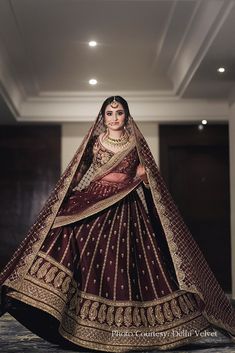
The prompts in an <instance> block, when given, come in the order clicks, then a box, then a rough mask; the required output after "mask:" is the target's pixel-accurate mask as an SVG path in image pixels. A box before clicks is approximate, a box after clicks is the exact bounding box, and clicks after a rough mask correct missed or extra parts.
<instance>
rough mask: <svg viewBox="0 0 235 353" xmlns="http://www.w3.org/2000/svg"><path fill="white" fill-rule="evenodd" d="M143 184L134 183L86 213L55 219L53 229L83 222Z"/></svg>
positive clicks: (93, 206)
mask: <svg viewBox="0 0 235 353" xmlns="http://www.w3.org/2000/svg"><path fill="white" fill-rule="evenodd" d="M141 182H142V180H137V181H135V182H133V184H134V185H133V184H132V185H131V186H130V187H129V188H128V189H126V190H125V191H122V192H119V193H118V194H116V195H114V196H110V197H108V198H106V199H105V200H101V201H99V202H96V204H94V205H92V206H90V207H88V208H87V209H86V210H85V211H83V212H80V213H79V214H75V215H70V216H58V217H56V218H55V222H54V224H53V225H52V227H51V228H52V229H53V228H57V227H60V226H64V225H66V224H70V223H73V222H77V221H80V220H82V219H83V218H86V217H89V216H92V215H94V214H96V213H98V212H100V211H103V210H104V209H105V208H107V207H110V206H112V205H113V204H114V203H116V202H118V201H120V200H121V199H123V198H124V197H125V196H126V195H128V194H129V193H130V192H131V191H132V190H134V189H135V188H136V187H137V186H138V185H139V184H140V183H141Z"/></svg>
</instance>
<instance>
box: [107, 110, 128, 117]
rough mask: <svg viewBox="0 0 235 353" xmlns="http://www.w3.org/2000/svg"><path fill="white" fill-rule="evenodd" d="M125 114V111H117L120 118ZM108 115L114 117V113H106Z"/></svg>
mask: <svg viewBox="0 0 235 353" xmlns="http://www.w3.org/2000/svg"><path fill="white" fill-rule="evenodd" d="M123 114H124V111H123V110H118V111H117V115H118V116H122V115H123ZM106 115H107V116H112V115H113V112H106Z"/></svg>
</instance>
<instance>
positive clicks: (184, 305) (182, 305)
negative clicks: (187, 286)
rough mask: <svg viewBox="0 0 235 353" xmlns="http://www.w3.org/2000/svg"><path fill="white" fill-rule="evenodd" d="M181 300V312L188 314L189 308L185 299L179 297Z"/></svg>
mask: <svg viewBox="0 0 235 353" xmlns="http://www.w3.org/2000/svg"><path fill="white" fill-rule="evenodd" d="M178 300H179V304H180V308H181V310H182V311H183V312H184V313H185V314H188V313H189V308H188V307H187V305H186V303H185V301H184V299H183V297H179V298H178Z"/></svg>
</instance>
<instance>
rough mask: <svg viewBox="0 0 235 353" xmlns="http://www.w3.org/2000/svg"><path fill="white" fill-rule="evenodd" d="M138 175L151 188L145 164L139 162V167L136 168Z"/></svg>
mask: <svg viewBox="0 0 235 353" xmlns="http://www.w3.org/2000/svg"><path fill="white" fill-rule="evenodd" d="M136 176H138V177H139V178H141V179H142V181H143V183H144V186H145V187H146V188H149V182H148V176H147V173H146V170H145V167H144V166H143V164H139V165H138V167H137V169H136Z"/></svg>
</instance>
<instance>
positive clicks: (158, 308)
mask: <svg viewBox="0 0 235 353" xmlns="http://www.w3.org/2000/svg"><path fill="white" fill-rule="evenodd" d="M155 317H156V320H157V322H158V323H159V324H161V325H162V324H164V322H165V320H164V316H163V313H162V308H161V305H156V307H155Z"/></svg>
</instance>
